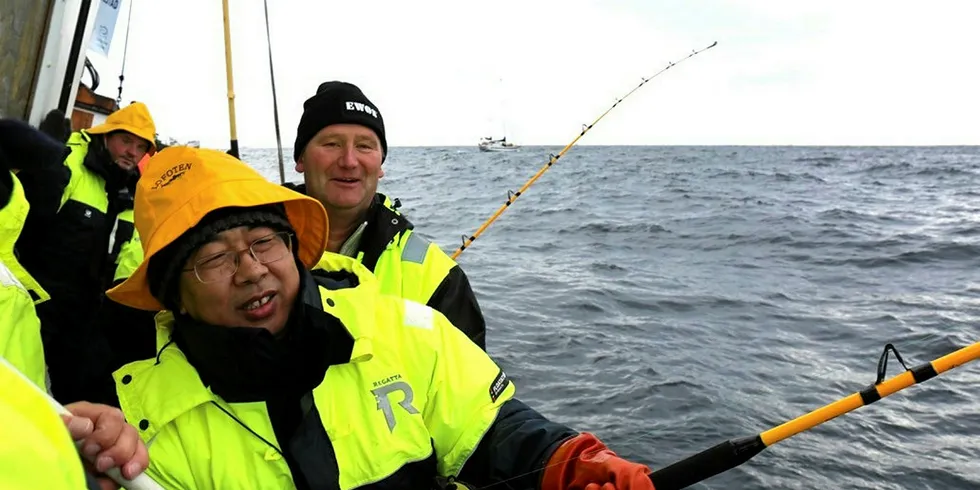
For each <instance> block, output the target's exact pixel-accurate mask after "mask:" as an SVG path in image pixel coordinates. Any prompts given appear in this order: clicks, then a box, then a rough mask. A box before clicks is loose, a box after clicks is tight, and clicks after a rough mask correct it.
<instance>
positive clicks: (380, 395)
mask: <svg viewBox="0 0 980 490" xmlns="http://www.w3.org/2000/svg"><path fill="white" fill-rule="evenodd" d="M401 379H402V376H401V375H400V374H396V375H394V376H388V377H387V378H384V379H381V380H379V381H375V382H374V386H375V388H374V389H373V390H371V394H373V395H374V399H375V401H377V403H378V410H381V412H382V413H384V415H385V422H387V423H388V431H389V432H394V431H395V424H396V423H397V421H396V420H395V412H394V411H393V409H392V406H391V400H390V399H389V398H388V395H390V394H392V393H394V392H396V391H400V392H401V394H402V396H401V401H399V402H398V406H400V407H402V409H404V410H405V411H406V412H408V413H409V414H411V415H416V414H418V413H419V411H418V409H416V408H415V407H414V406H412V400H414V399H415V392H414V391H412V387H411V385H409V384H408V383H406V382H404V381H400V380H401Z"/></svg>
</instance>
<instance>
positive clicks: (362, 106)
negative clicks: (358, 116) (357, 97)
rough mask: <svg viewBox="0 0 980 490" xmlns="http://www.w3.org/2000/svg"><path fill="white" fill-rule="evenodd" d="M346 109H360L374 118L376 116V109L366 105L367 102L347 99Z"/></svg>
mask: <svg viewBox="0 0 980 490" xmlns="http://www.w3.org/2000/svg"><path fill="white" fill-rule="evenodd" d="M347 110H348V111H361V112H363V113H366V114H370V115H372V116H374V117H375V118H377V117H378V111H376V110H375V109H374V107H371V106H369V105H367V104H365V103H363V102H353V101H350V100H349V101H347Z"/></svg>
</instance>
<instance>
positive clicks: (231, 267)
mask: <svg viewBox="0 0 980 490" xmlns="http://www.w3.org/2000/svg"><path fill="white" fill-rule="evenodd" d="M291 237H292V233H289V232H287V231H280V232H278V233H273V234H271V235H266V236H264V237H262V238H259V239H257V240H255V241H253V242H252V243H251V244H250V245H249V246H248V248H247V249H245V250H237V251H236V250H227V251H224V252H221V253H217V254H214V255H209V256H207V257H204V258H202V259H200V260H198V261H197V262H195V263H194V268H192V269H184V272H191V271H193V272H194V275H195V276H197V280H198V281H201V282H202V283H204V284H208V283H212V282H217V281H220V280H222V279H227V278H229V277H231V276H234V275H235V273H236V272H238V267H239V266H240V265H241V263H242V260H241V256H242V252H248V253H249V255H251V256H252V258H253V259H255V260H256V261H258V262H259V263H260V264H271V263H273V262H275V261H277V260H282V259H283V258H284V257H286V256H287V255H290V254H291V253H292V251H293V241H292V239H291Z"/></svg>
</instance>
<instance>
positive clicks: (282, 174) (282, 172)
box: [262, 0, 286, 184]
mask: <svg viewBox="0 0 980 490" xmlns="http://www.w3.org/2000/svg"><path fill="white" fill-rule="evenodd" d="M262 5H263V7H265V39H266V43H267V44H268V45H269V78H270V79H271V80H272V117H273V119H274V120H275V122H276V147H277V148H278V150H279V183H280V184H282V183H285V182H286V167H285V166H284V165H283V163H282V137H281V136H280V133H279V102H278V101H277V99H276V72H275V70H273V68H272V35H271V34H270V33H269V1H268V0H262Z"/></svg>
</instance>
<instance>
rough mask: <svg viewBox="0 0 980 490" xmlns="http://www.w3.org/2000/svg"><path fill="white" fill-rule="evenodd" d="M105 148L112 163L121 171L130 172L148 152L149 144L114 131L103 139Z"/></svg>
mask: <svg viewBox="0 0 980 490" xmlns="http://www.w3.org/2000/svg"><path fill="white" fill-rule="evenodd" d="M105 147H106V150H108V151H109V156H110V157H112V161H113V162H114V163H115V164H116V165H118V166H119V168H121V169H123V170H127V171H128V170H132V169H134V168H136V164H138V163H139V161H140V160H142V159H143V155H146V152H147V151H149V150H150V143H149V142H148V141H146V140H145V139H143V138H140V137H139V136H136V135H134V134H130V133H128V132H126V131H116V132H114V133H112V134H111V135H109V136H106V138H105Z"/></svg>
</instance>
